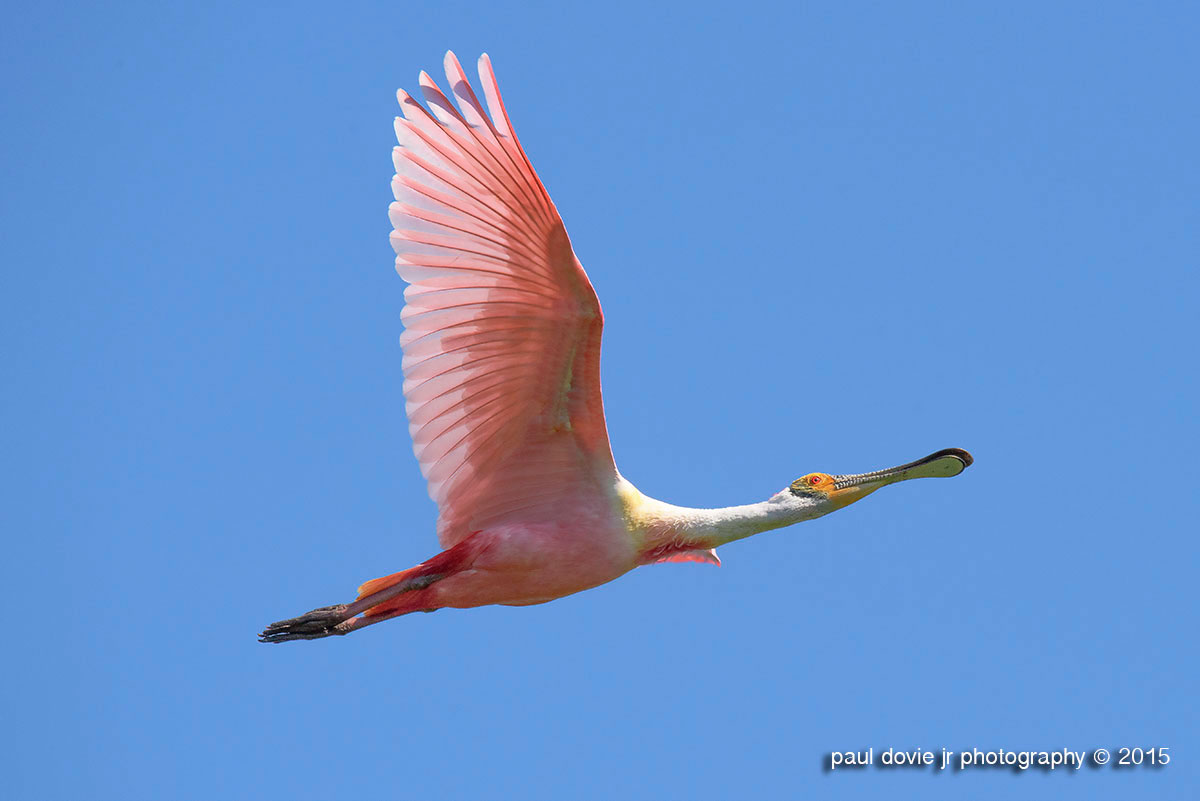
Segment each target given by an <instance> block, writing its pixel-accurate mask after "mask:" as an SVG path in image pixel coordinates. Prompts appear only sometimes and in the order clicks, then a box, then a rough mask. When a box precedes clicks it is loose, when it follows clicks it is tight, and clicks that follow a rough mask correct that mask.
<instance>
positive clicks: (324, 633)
mask: <svg viewBox="0 0 1200 801" xmlns="http://www.w3.org/2000/svg"><path fill="white" fill-rule="evenodd" d="M356 623H357V620H356V619H355V618H354V613H353V612H351V611H350V607H349V605H348V604H337V605H336V606H322V607H321V608H320V609H314V610H312V611H311V612H309V613H308V614H307V615H301V616H300V617H293V618H291V619H289V620H280V621H279V622H277V623H272V624H271V625H269V626H267V627H266V629H264V630H263V632H262V634H259V635H258V641H259V642H287V641H288V640H319V639H321V638H322V637H332V636H333V635H335V634H348V633H349V632H351V631H353V630H354V626H355V624H356Z"/></svg>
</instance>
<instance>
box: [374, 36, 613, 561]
mask: <svg viewBox="0 0 1200 801" xmlns="http://www.w3.org/2000/svg"><path fill="white" fill-rule="evenodd" d="M445 68H446V79H447V81H448V82H449V86H450V96H447V95H446V94H445V93H443V92H442V90H441V89H440V88H439V87H438V86H437V84H436V83H435V82H434V80H433V79H432V78H431V77H430V76H429V75H428V74H426V73H424V72H422V73H421V74H420V78H419V83H420V87H421V95H422V97H423V98H424V99H425V104H426V105H425V106H422V105H421V104H420V103H418V102H417V101H416V100H415V99H413V97H412V96H410V95H409V94H407V93H406V92H404V91H403V90H401V91H399V92H397V99H398V101H399V103H400V108H401V111H402V112H403V115H404V116H403V117H402V118H401V117H398V118H397V119H396V125H395V128H396V140H397V142H398V143H399V146H398V147H396V148H395V150H394V151H393V164H394V165H395V168H396V176H395V178H394V179H393V181H392V191H393V194H394V196H395V202H394V203H392V205H391V207H390V208H389V210H388V214H389V218H390V220H391V223H392V226H393V229H394V230H393V232H392V234H391V242H392V246H393V248H394V249H395V251H396V271H397V272H398V273H399V274H400V277H401V278H403V279H404V280H405V281H407V282H408V283H409V286H408V288H407V289H406V290H405V293H404V297H405V308H404V312H403V314H402V318H401V319H402V320H403V322H404V327H405V330H404V334H403V335H402V336H401V339H400V342H401V345H402V346H403V349H404V359H403V369H404V397H405V405H406V409H407V412H408V417H409V430H410V432H411V433H412V439H413V449H414V452H415V453H416V456H417V460H418V462H419V463H420V465H421V472H422V474H423V475H424V476H425V477H426V480H427V481H428V484H429V494H430V496H431V497H432V498H433V499H434V501H436V502H437V504H438V508H439V514H438V537H439V539H440V540H441V543H442V545H443V546H444V547H450V546H452V545H454V544H455V543H457V542H459V541H461V540H462V539H463V538H465V537H466V536H468V535H469V534H470V533H472V532H473V531H476V530H479V529H481V528H484V527H486V526H488V525H493V524H496V523H498V522H503V521H506V520H512V519H517V518H520V519H525V520H529V519H551V518H552V517H553V516H554V515H556V514H559V513H561V512H562V511H564V510H565V509H566V508H567V506H569V505H570V504H572V503H576V502H578V499H579V498H581V497H601V495H600V493H598V492H597V490H598V489H599V488H600V486H601V485H603V484H605V483H608V484H611V482H612V481H613V479H614V478H615V475H616V468H615V467H614V465H613V460H612V452H611V450H610V448H609V444H608V434H607V431H606V430H605V425H604V407H603V402H602V400H601V396H600V371H599V367H600V335H601V330H602V327H603V315H602V314H601V311H600V304H599V301H598V300H597V298H596V293H595V291H594V290H593V289H592V286H591V283H590V282H589V281H588V278H587V275H586V273H585V272H584V270H583V267H582V266H581V265H580V264H579V261H578V259H576V258H575V254H574V252H573V251H572V250H571V245H570V240H569V238H568V237H567V233H566V229H565V228H564V227H563V224H562V219H561V218H560V217H559V215H558V211H557V210H556V209H555V207H554V203H553V202H552V201H551V200H550V196H549V195H548V194H547V193H546V190H545V187H543V186H542V183H541V181H540V180H539V179H538V177H537V174H536V173H535V172H534V170H533V167H532V165H531V164H530V162H529V159H528V157H527V156H526V155H525V151H524V150H523V149H522V148H521V145H520V142H519V141H518V140H517V137H516V134H515V133H514V132H513V129H512V124H511V122H510V121H509V118H508V113H507V111H506V110H505V108H504V103H503V101H502V100H501V97H500V90H499V88H498V86H497V84H496V78H495V74H494V72H493V70H492V66H491V61H490V59H489V58H488V57H487V56H486V55H484V56H483V57H481V58H480V60H479V76H480V81H481V83H482V90H483V96H484V99H485V101H486V110H485V107H484V104H483V103H481V102H480V100H479V97H478V96H477V95H476V94H475V91H474V89H473V88H472V87H471V84H470V82H469V81H468V79H467V76H466V74H465V73H464V72H463V69H462V66H461V65H460V64H459V62H458V59H457V58H455V56H454V54H453V53H448V54H447V55H446V60H445ZM450 97H453V98H454V101H457V106H456V105H455V103H454V102H452V101H451V99H450ZM589 493H590V495H589ZM581 535H586V532H581Z"/></svg>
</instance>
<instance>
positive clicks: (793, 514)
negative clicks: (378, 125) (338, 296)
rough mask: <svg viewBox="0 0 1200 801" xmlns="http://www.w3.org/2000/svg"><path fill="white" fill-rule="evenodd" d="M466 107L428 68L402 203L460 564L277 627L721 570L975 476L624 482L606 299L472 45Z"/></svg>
mask: <svg viewBox="0 0 1200 801" xmlns="http://www.w3.org/2000/svg"><path fill="white" fill-rule="evenodd" d="M445 68H446V79H447V80H448V81H449V85H450V89H451V91H452V93H453V94H454V96H455V98H456V99H457V101H458V107H457V108H455V106H454V105H452V104H451V103H450V101H449V100H448V99H447V98H446V96H445V95H444V94H442V92H441V90H440V89H439V88H438V87H437V85H436V84H435V83H434V82H433V80H432V79H430V77H429V76H428V75H427V74H426V73H424V72H422V73H421V76H420V83H421V91H422V94H423V95H424V96H425V101H426V103H427V104H428V110H427V109H426V108H424V107H422V106H421V104H419V103H418V102H417V101H415V100H414V99H413V98H412V97H410V96H409V95H408V94H406V93H405V92H404V91H403V90H401V91H400V92H398V97H399V100H400V107H401V108H402V110H403V112H404V117H403V118H399V117H398V118H397V119H396V136H397V138H398V140H399V143H400V146H399V147H396V148H395V149H394V150H393V155H392V157H393V161H394V162H395V167H396V175H395V177H394V178H393V180H392V189H393V191H394V194H395V197H396V200H395V202H394V203H392V205H391V207H390V209H389V216H390V217H391V221H392V225H393V227H394V228H395V230H394V231H393V232H392V234H391V241H392V245H393V247H394V248H395V250H396V253H397V256H396V270H397V272H399V273H400V277H401V278H403V279H404V280H405V281H407V282H408V284H409V286H408V287H407V289H406V290H405V292H404V297H405V301H406V306H405V309H404V312H403V317H402V319H403V321H404V324H405V331H404V335H403V336H402V337H401V340H400V342H401V345H402V347H403V351H404V358H403V369H404V397H405V401H406V407H407V410H408V417H409V430H410V431H411V432H412V438H413V447H414V450H415V451H416V455H417V460H418V461H419V462H420V464H421V472H422V473H423V474H424V476H425V478H426V479H427V480H428V482H429V494H430V496H432V498H433V500H434V501H436V502H437V505H438V522H437V535H438V540H439V542H440V543H441V545H442V547H443V548H445V550H443V551H442V552H441V553H439V554H437V555H436V556H434V557H432V558H431V559H428V560H427V561H425V562H422V563H421V564H419V565H417V566H416V567H412V568H409V569H408V570H403V571H401V572H399V573H393V574H392V575H390V576H385V577H383V578H377V579H374V580H372V581H368V582H367V583H366V584H363V585H362V586H361V587H359V588H358V599H357V600H356V601H354V602H353V603H350V604H339V605H337V606H326V607H322V608H320V609H316V610H314V611H312V612H309V613H308V614H306V615H301V616H300V617H296V618H292V619H290V620H281V621H279V622H278V623H272V624H271V625H270V626H268V627H267V628H266V630H265V631H263V632H262V634H261V635H260V639H261V640H262V641H263V642H285V641H287V640H300V639H306V640H310V639H316V638H319V637H328V636H330V635H334V634H348V633H349V632H351V631H357V630H358V629H361V628H364V627H365V626H369V625H371V624H373V623H379V622H381V621H384V620H387V619H389V618H393V617H396V616H398V615H404V614H407V613H409V612H417V611H423V612H429V611H433V610H434V609H440V608H442V607H458V608H464V607H471V606H482V605H484V604H508V605H511V606H524V605H527V604H538V603H543V602H545V601H550V600H553V599H555V598H560V597H562V596H564V595H570V594H571V593H575V592H579V591H580V590H586V589H589V588H591V587H595V586H597V585H599V584H604V583H605V582H608V581H612V580H613V579H615V578H617V577H618V576H621V575H623V574H624V573H627V572H628V571H630V570H632V569H633V568H635V567H637V566H639V565H645V564H650V563H652V562H711V563H713V564H720V561H719V560H718V559H717V554H716V550H715V549H716V547H717V546H720V545H723V544H725V543H727V542H732V541H734V540H739V539H742V538H743V537H749V536H750V535H752V534H757V533H758V532H760V531H766V530H768V529H774V528H780V527H781V526H790V525H791V524H793V523H798V522H800V521H802V520H811V519H812V518H815V517H820V516H821V515H824V514H828V513H829V512H832V511H834V510H836V509H841V508H842V507H844V506H847V505H849V504H851V503H854V502H855V501H857V500H859V499H860V498H864V497H866V496H867V495H869V494H871V493H872V492H874V491H875V490H877V489H879V488H880V487H883V486H886V485H887V484H894V483H896V482H897V481H904V480H907V479H910V478H923V477H930V476H955V475H958V474H959V473H961V472H962V471H963V470H964V469H965V468H966V467H967V466H968V465H970V464H971V461H972V459H971V455H970V454H968V453H967V452H966V451H964V450H960V449H958V448H949V449H946V450H941V451H938V452H937V453H933V454H930V455H929V456H926V457H925V458H923V459H918V460H917V461H915V462H910V463H908V464H905V465H901V466H899V467H893V468H891V469H889V470H877V471H875V472H872V473H859V474H855V475H829V474H826V473H809V474H808V475H805V476H802V477H800V478H798V479H796V480H795V481H793V482H792V483H791V484H789V485H788V486H786V487H784V488H783V489H782V490H780V491H779V492H777V493H775V494H774V495H772V496H771V497H770V498H767V499H766V500H765V501H762V502H760V503H752V504H749V505H747V506H734V507H730V508H727V509H688V508H684V507H681V506H672V505H671V504H668V503H663V502H662V501H657V500H654V499H653V498H649V497H647V496H645V495H643V494H642V493H640V492H638V490H637V489H636V488H635V487H634V486H633V485H632V484H630V483H629V482H628V481H627V480H625V478H624V477H622V476H621V474H620V473H619V472H618V471H617V468H616V465H615V464H614V463H613V456H612V451H611V450H610V449H609V444H608V433H607V431H606V430H605V425H604V407H603V404H602V402H601V399H600V330H601V327H602V325H603V322H604V318H603V316H602V315H601V313H600V303H599V301H598V300H597V299H596V293H595V291H594V290H593V289H592V285H591V283H590V282H589V281H588V277H587V274H586V273H584V271H583V267H582V265H580V263H579V260H578V259H576V258H575V254H574V253H573V252H572V250H571V241H570V239H569V238H568V237H567V231H566V229H565V228H564V227H563V222H562V219H561V218H560V217H559V216H558V212H557V211H556V210H555V207H554V203H553V202H551V200H550V196H549V195H548V194H547V193H546V190H545V188H544V187H543V186H542V183H541V181H540V180H538V177H537V174H536V173H535V172H534V170H533V166H532V165H531V164H530V163H529V159H528V158H527V157H526V155H525V151H524V150H523V149H522V148H521V145H520V143H519V142H518V141H517V136H516V134H515V133H514V132H513V129H512V124H511V123H510V122H509V119H508V114H507V112H506V111H505V109H504V103H503V102H502V101H501V99H500V90H499V88H498V87H497V84H496V78H495V75H494V74H493V72H492V64H491V61H490V60H489V59H488V57H487V55H486V54H485V55H484V56H482V57H481V58H480V59H479V77H480V81H481V82H482V86H483V94H484V98H485V99H486V102H487V110H486V111H485V110H484V106H483V104H481V103H480V102H479V99H478V98H477V97H476V95H475V92H474V91H473V90H472V88H471V85H470V83H469V82H468V81H467V76H466V74H465V73H464V72H463V69H462V67H461V66H460V65H459V62H458V59H457V58H455V56H454V54H453V53H447V54H446V59H445Z"/></svg>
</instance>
